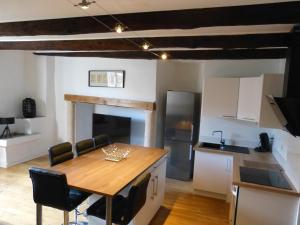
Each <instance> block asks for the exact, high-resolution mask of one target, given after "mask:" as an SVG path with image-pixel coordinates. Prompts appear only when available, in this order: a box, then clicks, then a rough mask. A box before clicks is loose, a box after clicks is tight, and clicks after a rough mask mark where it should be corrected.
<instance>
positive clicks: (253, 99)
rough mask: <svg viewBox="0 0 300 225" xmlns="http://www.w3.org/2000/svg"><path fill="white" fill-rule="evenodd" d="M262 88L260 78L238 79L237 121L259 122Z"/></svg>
mask: <svg viewBox="0 0 300 225" xmlns="http://www.w3.org/2000/svg"><path fill="white" fill-rule="evenodd" d="M262 86H263V79H262V78H261V77H245V78H240V89H239V101H238V111H237V119H239V120H246V121H250V122H256V123H258V122H259V117H260V108H261V107H260V106H261V96H262Z"/></svg>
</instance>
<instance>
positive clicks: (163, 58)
mask: <svg viewBox="0 0 300 225" xmlns="http://www.w3.org/2000/svg"><path fill="white" fill-rule="evenodd" d="M160 57H161V59H162V60H166V59H168V55H167V53H163V54H161V56H160Z"/></svg>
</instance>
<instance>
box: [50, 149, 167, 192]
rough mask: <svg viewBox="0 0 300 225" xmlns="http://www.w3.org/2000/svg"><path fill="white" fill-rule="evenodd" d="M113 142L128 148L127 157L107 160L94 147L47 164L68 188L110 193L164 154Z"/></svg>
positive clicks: (160, 150)
mask: <svg viewBox="0 0 300 225" xmlns="http://www.w3.org/2000/svg"><path fill="white" fill-rule="evenodd" d="M117 145H118V146H119V147H126V148H130V153H129V155H128V158H127V159H124V160H122V161H120V162H111V161H107V160H105V155H104V153H103V152H102V151H101V150H100V149H97V150H95V151H93V152H90V153H88V154H85V155H82V156H80V157H77V158H74V159H72V160H68V161H66V162H63V163H61V164H58V165H56V166H54V167H51V170H54V171H59V172H62V173H65V174H66V176H67V180H68V184H69V186H70V187H72V188H75V189H79V190H83V191H86V192H90V193H94V194H100V195H106V196H114V195H116V194H117V193H119V192H120V191H121V190H122V189H123V188H125V187H126V186H127V185H128V184H130V183H131V182H132V181H133V180H134V179H136V178H137V177H138V176H140V175H141V174H142V173H143V172H145V171H146V170H147V169H148V168H150V167H151V166H152V165H153V164H155V163H156V162H157V161H159V160H160V159H161V158H162V157H164V156H165V155H166V154H167V151H166V150H164V149H158V148H148V147H141V146H134V145H126V144H117Z"/></svg>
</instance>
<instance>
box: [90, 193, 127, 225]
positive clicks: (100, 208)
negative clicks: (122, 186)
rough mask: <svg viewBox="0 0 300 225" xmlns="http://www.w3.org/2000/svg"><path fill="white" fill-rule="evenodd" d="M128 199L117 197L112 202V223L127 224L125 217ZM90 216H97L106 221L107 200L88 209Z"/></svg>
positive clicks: (102, 200) (100, 201)
mask: <svg viewBox="0 0 300 225" xmlns="http://www.w3.org/2000/svg"><path fill="white" fill-rule="evenodd" d="M127 201H128V200H127V198H125V197H123V196H121V195H117V196H116V197H114V198H113V202H112V222H113V223H116V224H127V223H128V222H130V221H125V217H124V215H126V210H127ZM87 214H88V215H89V216H95V217H98V218H101V219H104V220H105V215H106V199H105V198H101V199H99V200H98V201H96V202H95V203H94V204H93V205H91V206H90V207H89V208H88V209H87Z"/></svg>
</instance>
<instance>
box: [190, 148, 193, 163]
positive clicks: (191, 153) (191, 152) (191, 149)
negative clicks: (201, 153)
mask: <svg viewBox="0 0 300 225" xmlns="http://www.w3.org/2000/svg"><path fill="white" fill-rule="evenodd" d="M192 155H193V145H190V152H189V160H190V161H191V160H192Z"/></svg>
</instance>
